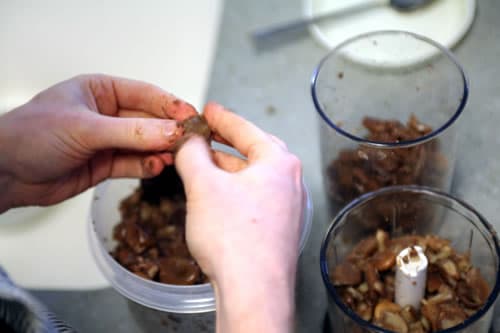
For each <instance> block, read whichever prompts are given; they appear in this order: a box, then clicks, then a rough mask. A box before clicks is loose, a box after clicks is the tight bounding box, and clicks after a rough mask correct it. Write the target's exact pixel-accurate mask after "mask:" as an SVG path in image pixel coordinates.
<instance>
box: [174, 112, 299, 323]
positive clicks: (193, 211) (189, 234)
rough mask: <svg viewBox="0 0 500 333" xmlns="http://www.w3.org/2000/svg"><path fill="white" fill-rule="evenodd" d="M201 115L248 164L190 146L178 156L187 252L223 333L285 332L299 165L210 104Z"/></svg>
mask: <svg viewBox="0 0 500 333" xmlns="http://www.w3.org/2000/svg"><path fill="white" fill-rule="evenodd" d="M204 116H205V118H206V120H207V122H208V124H209V126H210V127H211V128H212V130H213V131H214V132H215V133H217V134H218V135H219V136H220V137H222V138H223V139H225V140H226V141H227V142H228V143H229V144H231V145H232V146H233V147H234V148H236V149H237V150H238V151H239V152H240V153H241V154H242V155H243V156H245V157H246V158H247V159H246V160H245V159H240V158H238V157H235V156H232V155H228V154H225V153H222V152H215V153H213V154H211V152H210V150H209V147H208V145H207V143H206V142H205V141H204V140H202V139H201V138H198V137H193V138H191V139H189V140H188V141H187V142H186V143H185V144H184V145H183V146H182V147H181V148H180V150H179V152H178V154H177V156H176V162H175V163H176V167H177V169H178V171H179V174H180V175H181V177H182V179H183V182H184V186H185V190H186V195H187V222H186V223H187V226H186V238H187V242H188V246H189V249H190V251H191V253H192V254H193V256H194V257H195V258H196V260H197V262H198V264H199V265H200V267H201V268H202V270H203V272H204V273H205V274H207V276H208V277H209V278H210V280H211V282H212V283H213V285H214V288H215V291H216V298H217V316H218V320H217V327H218V330H222V331H238V332H244V331H245V332H246V331H248V332H255V331H258V330H264V331H266V332H279V331H283V332H289V331H291V324H292V320H291V319H292V318H293V308H294V297H293V295H294V286H295V273H296V267H297V258H298V246H299V236H300V230H301V227H302V226H301V221H302V209H303V199H304V192H303V187H302V171H301V163H300V161H299V160H298V159H297V157H295V156H294V155H292V154H291V153H289V152H288V150H287V148H286V146H285V144H284V143H282V142H281V141H280V140H279V139H276V138H274V137H272V136H271V135H269V134H267V133H265V132H264V131H262V130H260V129H259V128H257V127H256V126H254V125H253V124H251V123H249V122H248V121H246V120H244V119H243V118H241V117H239V116H237V115H235V114H233V113H231V112H229V111H225V110H224V109H223V108H222V107H221V106H218V105H216V104H208V105H207V107H206V108H205V110H204Z"/></svg>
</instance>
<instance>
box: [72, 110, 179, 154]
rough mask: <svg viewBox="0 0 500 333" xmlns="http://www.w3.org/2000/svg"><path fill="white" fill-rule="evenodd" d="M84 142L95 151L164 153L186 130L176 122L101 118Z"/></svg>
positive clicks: (86, 132) (83, 136)
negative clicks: (120, 150) (121, 150)
mask: <svg viewBox="0 0 500 333" xmlns="http://www.w3.org/2000/svg"><path fill="white" fill-rule="evenodd" d="M80 134H81V135H80V138H81V139H82V141H83V142H85V143H86V144H87V145H88V146H89V147H90V148H91V149H92V150H96V151H97V150H101V149H110V148H117V149H125V150H136V151H162V150H169V149H171V148H172V147H173V146H174V144H175V142H176V141H177V139H178V138H180V137H181V135H182V130H181V129H180V128H179V127H178V126H177V122H176V121H175V120H170V119H152V118H117V117H108V116H100V115H99V116H97V117H96V118H95V121H92V122H89V126H87V127H86V128H83V129H82V132H81V133H80Z"/></svg>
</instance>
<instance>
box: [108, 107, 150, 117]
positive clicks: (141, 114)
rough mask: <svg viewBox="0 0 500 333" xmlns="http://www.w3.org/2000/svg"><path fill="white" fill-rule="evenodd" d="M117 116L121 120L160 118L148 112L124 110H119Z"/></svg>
mask: <svg viewBox="0 0 500 333" xmlns="http://www.w3.org/2000/svg"><path fill="white" fill-rule="evenodd" d="M116 116H117V117H120V118H158V117H157V116H155V115H154V114H151V113H148V112H144V111H137V110H124V109H121V110H118V113H117V114H116Z"/></svg>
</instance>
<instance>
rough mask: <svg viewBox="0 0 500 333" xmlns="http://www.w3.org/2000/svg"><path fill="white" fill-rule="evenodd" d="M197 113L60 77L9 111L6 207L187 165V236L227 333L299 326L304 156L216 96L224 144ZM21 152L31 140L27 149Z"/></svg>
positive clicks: (211, 118) (100, 82)
mask: <svg viewBox="0 0 500 333" xmlns="http://www.w3.org/2000/svg"><path fill="white" fill-rule="evenodd" d="M195 114H196V111H195V110H194V108H193V107H192V106H191V105H189V104H188V103H186V102H183V101H181V100H180V99H178V98H176V97H175V96H173V95H171V94H169V93H166V92H164V91H162V90H161V89H159V88H157V87H155V86H152V85H149V84H146V83H142V82H137V81H130V80H126V79H120V78H111V77H107V76H102V75H99V76H95V75H91V76H80V77H76V78H74V79H71V80H69V81H65V82H63V83H60V84H58V85H56V86H54V87H52V88H50V89H48V90H46V91H44V92H42V93H40V94H39V95H37V96H36V97H35V98H34V99H33V100H32V101H30V102H28V103H27V104H25V105H23V106H21V107H19V108H17V109H16V110H14V111H13V112H10V113H8V114H6V115H3V116H1V117H0V186H2V187H3V188H4V189H6V191H5V192H4V195H2V196H1V197H0V212H3V211H5V210H7V209H10V208H13V207H18V206H26V205H43V206H45V205H50V204H54V203H58V202H61V201H63V200H65V199H67V198H70V197H72V196H74V195H76V194H78V193H81V192H82V191H84V190H86V189H88V188H90V187H92V186H94V185H96V184H97V183H99V182H101V181H102V180H104V179H107V178H120V177H130V178H147V177H153V176H155V175H158V174H159V173H160V172H161V170H162V169H163V167H164V166H165V165H167V164H171V163H175V165H176V168H177V169H178V171H179V174H180V175H181V177H182V179H183V182H184V186H185V189H186V193H187V221H186V223H187V235H186V237H187V242H188V246H189V249H190V251H191V252H192V254H193V256H194V257H195V258H196V260H197V261H198V263H199V264H200V266H201V268H202V269H203V271H204V272H205V273H206V274H207V276H208V277H209V279H210V281H211V283H212V285H213V286H214V290H215V294H216V303H217V332H259V331H262V332H271V333H272V332H291V331H292V330H293V328H292V327H293V317H294V287H295V273H296V269H297V256H298V245H299V234H300V229H301V218H300V217H301V216H302V206H303V205H302V203H303V196H304V193H303V188H302V181H301V179H302V171H301V164H300V161H299V160H298V159H297V158H296V157H295V156H294V155H293V154H291V153H290V152H289V151H288V149H287V147H286V145H285V144H284V143H283V142H282V141H281V140H279V139H277V138H275V137H274V136H272V135H270V134H268V133H266V132H264V131H263V130H261V129H259V128H258V127H256V126H255V125H253V124H252V123H250V122H248V121H246V120H245V119H243V118H242V117H239V116H237V115H235V114H234V113H232V112H230V111H227V110H225V109H224V108H223V107H222V106H220V105H218V104H215V103H209V104H208V105H207V106H206V107H205V109H204V115H205V118H206V120H207V122H208V124H209V126H210V127H211V129H212V130H213V131H214V132H216V133H217V138H218V140H219V141H222V142H224V143H227V144H230V145H231V146H233V147H234V148H235V149H237V150H238V151H239V152H240V153H241V155H243V156H244V157H245V158H243V159H242V158H238V157H235V156H233V155H229V154H227V153H222V152H216V151H213V150H212V149H211V148H210V147H209V146H208V144H207V143H206V142H205V141H204V140H202V139H201V138H199V137H196V136H194V137H191V138H190V139H189V140H187V142H186V143H184V144H183V145H182V146H181V148H180V150H179V151H178V152H177V154H176V155H174V154H173V153H172V151H171V150H172V149H171V148H172V147H173V145H174V143H175V141H176V139H178V138H179V136H180V135H181V134H182V133H180V132H179V128H178V126H177V125H176V124H177V122H176V121H180V120H183V119H186V118H188V117H190V116H192V115H195ZM19 147H22V149H20V148H19Z"/></svg>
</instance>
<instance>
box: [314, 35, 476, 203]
mask: <svg viewBox="0 0 500 333" xmlns="http://www.w3.org/2000/svg"><path fill="white" fill-rule="evenodd" d="M311 90H312V91H311V93H312V98H313V101H314V105H315V108H316V111H317V112H318V114H319V116H320V142H321V156H322V163H321V167H322V172H323V174H324V175H325V185H326V191H327V193H328V195H329V197H330V199H331V200H330V201H331V202H332V203H333V208H334V209H333V213H336V212H337V211H338V209H339V208H340V207H342V206H343V205H345V204H346V203H348V202H349V201H351V200H352V199H355V198H356V197H358V196H359V195H362V194H364V193H367V192H370V191H374V190H377V189H378V188H381V187H385V186H392V185H412V184H416V185H423V186H429V187H434V188H438V189H441V190H444V191H448V190H449V189H450V186H451V181H452V175H453V170H454V165H455V150H456V135H457V133H456V128H455V126H453V125H454V123H455V122H456V120H457V119H458V118H459V116H460V114H461V112H462V111H463V109H464V107H465V104H466V102H467V98H468V83H467V79H466V76H465V74H464V71H463V69H462V67H461V66H460V64H459V63H458V62H457V60H456V59H455V57H454V56H453V55H452V54H451V53H450V51H448V50H447V49H445V48H444V47H442V46H440V45H439V44H437V43H435V42H434V41H431V40H429V39H427V38H425V37H421V36H418V35H415V34H412V33H408V32H402V31H380V32H372V33H368V34H364V35H361V36H358V37H354V38H352V39H349V40H347V41H345V42H344V43H342V44H340V45H339V46H338V47H336V48H335V49H334V50H333V51H331V52H330V53H329V54H328V55H327V56H326V57H325V58H324V59H323V60H322V61H321V62H320V64H319V66H318V67H317V68H316V70H315V72H314V74H313V78H312V86H311ZM365 117H371V118H377V119H380V120H396V121H399V122H400V123H401V124H403V125H407V124H408V122H409V121H410V120H411V119H412V117H414V119H416V120H418V124H419V125H417V126H414V127H415V128H416V129H421V130H422V135H415V136H409V137H408V136H401V137H399V138H397V139H396V140H392V139H387V140H385V139H381V138H380V137H378V138H377V139H370V138H368V135H369V133H370V132H369V131H368V130H367V128H366V126H364V124H363V121H364V120H366V119H365ZM416 131H417V130H416ZM417 132H418V131H417ZM417 132H416V133H417ZM418 133H419V132H418ZM360 147H362V148H361V151H359V150H360ZM345 152H354V154H343V155H342V153H345ZM357 154H359V155H357ZM408 156H410V157H408ZM339 161H340V162H339ZM405 162H406V163H405ZM349 163H351V164H349ZM339 165H340V166H342V165H344V166H346V167H345V168H344V169H342V168H341V167H340V166H339Z"/></svg>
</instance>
